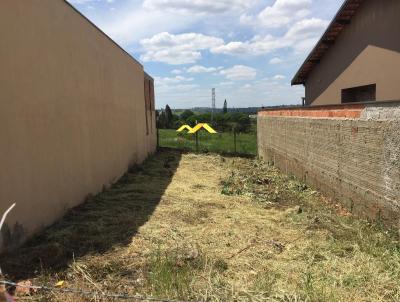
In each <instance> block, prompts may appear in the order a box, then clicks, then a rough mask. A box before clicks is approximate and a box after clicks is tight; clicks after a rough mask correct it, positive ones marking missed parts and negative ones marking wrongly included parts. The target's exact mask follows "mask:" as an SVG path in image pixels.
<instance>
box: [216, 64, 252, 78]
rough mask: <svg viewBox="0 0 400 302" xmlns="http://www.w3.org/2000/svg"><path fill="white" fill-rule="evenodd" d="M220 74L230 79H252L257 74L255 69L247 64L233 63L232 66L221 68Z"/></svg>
mask: <svg viewBox="0 0 400 302" xmlns="http://www.w3.org/2000/svg"><path fill="white" fill-rule="evenodd" d="M220 74H222V75H224V76H225V77H226V78H227V79H228V80H231V81H242V80H253V79H254V78H255V77H256V76H257V70H255V69H254V68H252V67H249V66H244V65H235V66H233V67H232V68H229V69H224V70H221V71H220Z"/></svg>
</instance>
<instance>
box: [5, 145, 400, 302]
mask: <svg viewBox="0 0 400 302" xmlns="http://www.w3.org/2000/svg"><path fill="white" fill-rule="evenodd" d="M0 260H1V262H0V263H1V264H2V269H3V271H5V272H6V274H7V275H8V277H10V278H21V279H29V280H32V281H33V282H34V283H47V284H54V283H56V282H57V281H59V280H65V281H66V283H65V284H66V286H67V287H72V288H81V289H85V290H92V291H97V292H104V293H109V292H112V293H115V292H122V293H129V294H136V293H139V294H143V295H149V296H154V297H164V298H170V299H172V298H175V299H180V300H186V301H399V300H400V249H399V244H398V241H397V238H396V236H395V235H394V234H391V233H390V232H387V231H384V230H382V229H380V228H379V226H377V225H373V224H369V223H367V222H364V221H360V220H357V219H354V218H353V217H351V215H350V214H349V213H347V212H346V211H345V210H343V209H342V208H341V207H339V206H337V205H336V206H335V205H330V204H329V203H328V202H327V201H326V200H325V199H324V198H323V197H322V196H320V195H319V194H318V193H317V192H314V191H312V190H310V189H308V188H307V187H306V186H305V185H303V184H301V183H299V182H297V181H295V180H293V179H291V178H288V177H286V176H284V175H282V174H280V173H279V172H278V171H276V170H275V169H274V168H273V167H269V166H267V165H265V164H263V163H261V162H259V161H257V160H250V159H242V158H225V157H221V156H217V155H194V154H182V155H181V154H179V153H177V152H172V151H165V152H162V153H159V154H158V155H156V156H154V157H153V158H151V159H149V160H148V161H147V162H146V163H145V164H144V165H143V166H142V167H136V168H132V169H131V171H130V173H128V174H127V175H126V176H125V177H123V178H122V179H121V181H120V182H119V183H118V184H116V185H114V186H113V187H112V188H110V189H108V190H106V191H104V192H103V193H101V194H99V195H98V196H94V197H89V198H88V201H87V202H86V203H85V204H84V205H82V206H80V207H78V208H76V209H74V210H72V211H71V212H70V213H69V214H68V215H67V216H66V217H65V218H64V219H63V220H61V221H60V222H59V223H57V224H55V225H54V226H52V227H51V228H49V229H48V230H47V231H46V232H44V233H43V234H42V235H40V236H38V237H37V238H35V239H34V240H33V241H31V242H29V243H28V244H27V245H26V246H25V247H24V248H22V249H20V250H19V251H18V253H17V254H13V255H6V256H3V257H2V259H0ZM89 298H90V299H91V301H112V299H110V298H107V299H102V298H101V297H98V296H95V295H92V296H91V297H89ZM33 299H34V300H42V301H88V298H86V299H85V298H81V297H80V296H78V295H73V294H59V293H53V294H44V293H40V292H38V293H36V294H34V295H33Z"/></svg>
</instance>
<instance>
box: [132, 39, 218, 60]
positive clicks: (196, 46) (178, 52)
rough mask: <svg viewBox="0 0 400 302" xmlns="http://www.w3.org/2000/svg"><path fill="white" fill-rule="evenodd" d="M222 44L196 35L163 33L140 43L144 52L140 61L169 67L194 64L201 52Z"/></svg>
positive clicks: (216, 40) (199, 57)
mask: <svg viewBox="0 0 400 302" xmlns="http://www.w3.org/2000/svg"><path fill="white" fill-rule="evenodd" d="M223 43H224V41H223V40H222V39H220V38H216V37H211V36H206V35H203V34H198V33H185V34H180V35H173V34H170V33H167V32H163V33H159V34H157V35H155V36H153V37H152V38H149V39H143V40H141V41H140V44H141V45H142V46H143V49H144V51H145V53H144V54H143V55H142V56H141V59H142V60H143V61H145V62H147V61H156V62H163V63H167V64H171V65H180V64H189V63H195V62H196V61H198V60H199V59H201V51H202V50H206V49H209V48H212V47H217V46H219V45H222V44H223Z"/></svg>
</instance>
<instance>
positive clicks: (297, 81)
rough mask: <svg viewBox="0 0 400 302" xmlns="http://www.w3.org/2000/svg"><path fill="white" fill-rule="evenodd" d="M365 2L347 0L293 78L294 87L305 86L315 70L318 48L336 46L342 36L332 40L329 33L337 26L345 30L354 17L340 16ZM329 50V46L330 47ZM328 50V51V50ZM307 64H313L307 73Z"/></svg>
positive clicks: (361, 0)
mask: <svg viewBox="0 0 400 302" xmlns="http://www.w3.org/2000/svg"><path fill="white" fill-rule="evenodd" d="M363 1H364V0H346V1H345V2H344V3H343V4H342V6H341V7H340V9H339V10H338V12H337V13H336V15H335V17H334V18H333V20H332V21H331V23H330V24H329V26H328V27H327V29H326V30H325V32H324V34H323V35H322V36H321V38H320V39H319V40H318V42H317V43H316V44H315V46H314V47H313V49H312V51H311V52H310V54H309V55H308V56H307V58H306V59H305V61H304V62H303V64H302V65H301V66H300V68H299V70H298V71H297V73H296V75H295V76H294V77H293V79H292V81H291V84H292V86H294V85H301V84H303V85H304V84H305V83H306V80H307V77H308V75H309V73H310V72H311V71H312V70H313V69H314V67H315V66H316V65H317V64H318V62H319V60H318V62H312V57H313V56H314V55H315V53H316V52H317V50H318V48H319V47H320V46H321V45H322V44H326V43H328V42H329V43H328V45H332V44H334V42H335V40H336V38H337V36H338V35H340V32H339V33H338V34H337V36H336V37H334V39H333V40H332V39H331V38H330V37H329V33H330V31H331V30H332V29H333V28H334V27H335V25H337V26H340V25H341V26H343V28H344V27H345V26H346V25H347V24H349V23H350V20H351V18H352V17H353V16H354V14H353V16H351V17H350V19H349V20H342V19H341V18H340V16H341V15H342V13H343V12H344V11H345V9H346V8H347V6H349V5H351V4H352V3H353V2H354V5H356V8H355V11H356V10H357V9H358V7H359V6H360V4H361V3H362V2H363ZM328 48H329V46H328ZM328 48H327V49H328ZM307 64H311V65H312V66H311V68H310V70H309V71H305V69H306V67H307V66H306V65H307ZM302 73H305V75H302Z"/></svg>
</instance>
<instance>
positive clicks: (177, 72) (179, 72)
mask: <svg viewBox="0 0 400 302" xmlns="http://www.w3.org/2000/svg"><path fill="white" fill-rule="evenodd" d="M171 73H172V74H181V73H182V70H180V69H174V70H172V71H171Z"/></svg>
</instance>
